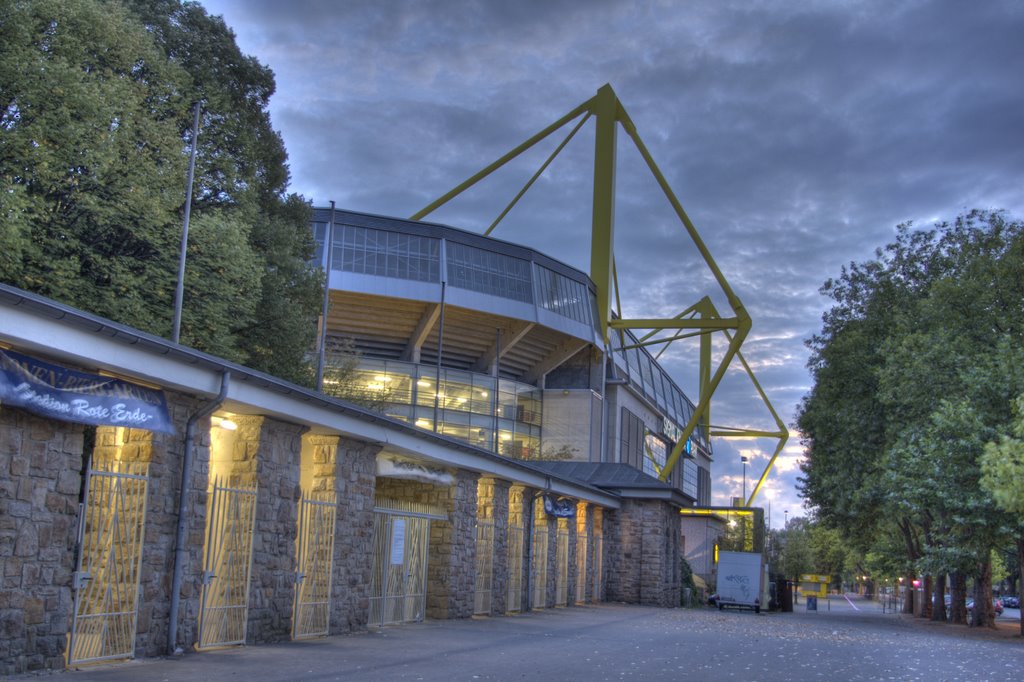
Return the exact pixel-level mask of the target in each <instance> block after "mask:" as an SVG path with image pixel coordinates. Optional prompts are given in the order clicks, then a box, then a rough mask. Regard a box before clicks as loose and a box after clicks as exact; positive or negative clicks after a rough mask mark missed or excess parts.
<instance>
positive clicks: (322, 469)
mask: <svg viewBox="0 0 1024 682" xmlns="http://www.w3.org/2000/svg"><path fill="white" fill-rule="evenodd" d="M305 444H306V446H307V447H309V448H311V457H312V460H313V461H312V472H311V480H312V483H311V486H312V489H313V490H315V491H334V492H335V493H336V495H337V500H338V513H337V519H336V520H335V524H334V569H333V570H334V575H333V577H332V580H331V615H330V628H329V632H330V634H332V635H333V634H340V633H344V632H353V631H358V630H363V629H365V628H366V623H367V621H368V620H369V613H370V574H371V571H372V569H373V495H374V489H375V481H376V474H377V459H376V457H377V452H379V451H380V446H379V445H371V444H369V443H362V442H360V441H354V440H350V439H346V438H340V437H338V436H315V435H309V436H306V437H305Z"/></svg>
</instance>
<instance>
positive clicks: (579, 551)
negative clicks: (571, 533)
mask: <svg viewBox="0 0 1024 682" xmlns="http://www.w3.org/2000/svg"><path fill="white" fill-rule="evenodd" d="M589 544H590V535H589V534H587V533H580V534H578V535H577V536H576V603H577V604H583V603H585V602H586V601H587V549H588V545H589Z"/></svg>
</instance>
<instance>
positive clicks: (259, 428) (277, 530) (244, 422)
mask: <svg viewBox="0 0 1024 682" xmlns="http://www.w3.org/2000/svg"><path fill="white" fill-rule="evenodd" d="M235 421H236V422H237V423H238V431H237V434H236V439H235V443H234V456H233V459H234V465H235V466H234V470H233V471H232V473H231V477H230V478H231V481H232V484H233V485H247V484H251V482H255V483H256V484H257V485H258V491H257V496H256V524H255V528H254V530H253V547H252V576H251V582H250V587H249V616H248V618H249V622H248V629H247V633H246V643H254V644H255V643H265V642H278V641H281V640H284V639H288V638H289V637H290V636H291V627H292V605H293V603H294V598H295V570H296V567H295V536H296V530H297V528H298V500H299V493H300V489H299V461H300V453H301V449H302V448H301V436H302V431H303V427H301V426H297V425H295V424H288V423H285V422H280V421H277V420H274V419H271V418H270V417H245V416H239V417H236V418H235Z"/></svg>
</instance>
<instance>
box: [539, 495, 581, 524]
mask: <svg viewBox="0 0 1024 682" xmlns="http://www.w3.org/2000/svg"><path fill="white" fill-rule="evenodd" d="M544 512H545V513H546V514H547V515H548V516H554V517H557V518H560V519H571V518H573V517H575V516H576V503H575V502H573V501H572V500H569V499H566V498H564V497H562V498H557V497H555V496H554V495H545V496H544Z"/></svg>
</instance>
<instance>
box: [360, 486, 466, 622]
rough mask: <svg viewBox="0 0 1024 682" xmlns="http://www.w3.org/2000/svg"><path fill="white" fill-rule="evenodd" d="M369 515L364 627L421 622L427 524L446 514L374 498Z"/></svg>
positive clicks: (441, 518) (404, 502)
mask: <svg viewBox="0 0 1024 682" xmlns="http://www.w3.org/2000/svg"><path fill="white" fill-rule="evenodd" d="M373 511H374V515H373V575H372V576H371V577H370V625H376V626H381V625H388V624H389V623H411V622H417V621H421V620H423V618H424V616H425V615H426V608H427V554H428V552H429V549H430V521H431V519H435V520H441V521H447V520H448V515H447V514H445V513H444V512H443V511H442V510H439V509H435V508H433V507H431V506H429V505H425V504H418V503H415V502H406V501H402V500H381V499H378V500H377V501H376V503H375V506H374V510H373Z"/></svg>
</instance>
